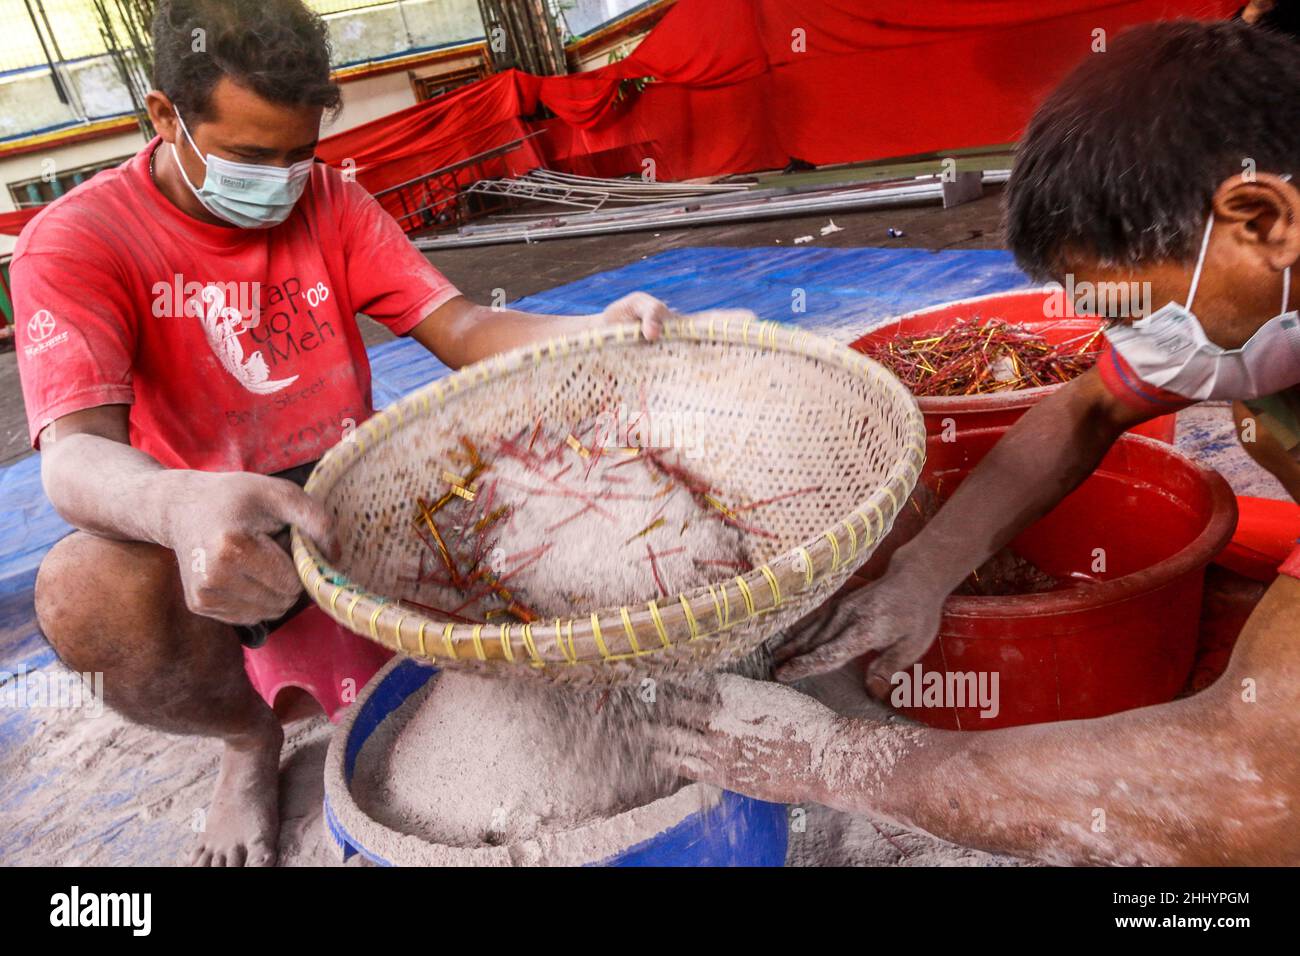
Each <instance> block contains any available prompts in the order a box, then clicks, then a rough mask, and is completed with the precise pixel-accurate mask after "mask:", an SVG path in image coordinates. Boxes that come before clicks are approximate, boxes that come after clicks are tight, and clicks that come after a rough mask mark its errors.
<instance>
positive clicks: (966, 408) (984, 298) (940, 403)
mask: <svg viewBox="0 0 1300 956" xmlns="http://www.w3.org/2000/svg"><path fill="white" fill-rule="evenodd" d="M1057 291H1059V290H1058V289H1057V288H1055V287H1053V286H1051V285H1041V286H1030V287H1028V288H1023V289H1010V290H1008V291H1005V292H988V293H985V294H983V295H974V296H968V297H966V298H962V299H952V300H951V301H948V302H938V303H936V304H934V305H927V306H926V307H925V308H922V309H913V310H912V311H911V312H904V313H903V314H902V315H896V316H893V317H891V318H888V319H886V320H885V321H884V322H882V323H880V324H879V325H876V326H873V327H872V328H870V329H868V330H867V331H865V332H863V333H862V335H860V336H858V338H856V339H854V340H853V343H852V345H851V346H850V347H851V348H853V349H855V350H857V349H859V348H860V346H862V345H863V344H864V343H865V342H867V341H868V340H870V339H872V338H875V337H877V336H879V335H881V334H883V333H885V332H888V331H889V330H890V329H896V328H899V327H900V326H902V325H903V324H904V323H906V322H910V321H912V320H915V319H924V318H927V317H928V316H930V315H932V314H933V313H936V312H943V311H947V310H948V309H953V308H957V307H958V306H965V305H979V304H981V303H986V302H991V301H994V300H996V299H1028V298H1032V297H1035V296H1047V295H1049V294H1051V293H1053V292H1057ZM1023 324H1025V325H1027V326H1029V327H1030V328H1033V327H1035V326H1038V325H1070V326H1075V327H1077V328H1078V329H1079V330H1080V331H1087V330H1089V329H1092V328H1099V327H1100V326H1101V324H1102V323H1101V320H1099V319H1096V318H1093V317H1091V316H1086V315H1070V316H1062V317H1060V318H1057V319H1047V318H1045V319H1043V321H1042V322H1041V323H1040V322H1031V323H1023ZM864 354H865V353H864ZM1061 387H1062V386H1061V385H1060V384H1057V385H1041V386H1038V387H1037V388H1018V389H1015V390H1014V391H1007V392H992V393H990V394H987V395H918V396H916V403H917V405H918V406H919V407H920V409H921V412H922V413H923V414H925V415H932V416H933V415H964V414H973V413H987V412H993V411H1003V410H1014V409H1017V408H1031V407H1032V406H1034V405H1037V404H1038V403H1039V402H1041V401H1042V400H1043V399H1044V398H1046V397H1047V396H1048V395H1051V394H1052V393H1053V392H1055V391H1057V390H1058V389H1060V388H1061Z"/></svg>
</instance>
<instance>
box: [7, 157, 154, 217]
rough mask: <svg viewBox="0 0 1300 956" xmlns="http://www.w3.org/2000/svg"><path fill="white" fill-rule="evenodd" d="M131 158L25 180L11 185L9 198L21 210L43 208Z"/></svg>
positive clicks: (93, 164)
mask: <svg viewBox="0 0 1300 956" xmlns="http://www.w3.org/2000/svg"><path fill="white" fill-rule="evenodd" d="M129 158H130V157H125V156H124V157H122V158H121V159H114V160H110V161H108V162H106V163H91V164H90V165H88V166H78V167H77V168H76V169H69V170H67V171H66V172H57V171H55V172H51V173H46V174H43V175H41V176H37V177H35V178H34V179H24V180H20V181H19V182H15V183H10V184H9V196H10V198H12V199H13V201H14V205H15V206H16V207H18V208H19V209H25V208H27V207H29V206H43V205H45V204H46V203H47V202H53V201H54V200H56V199H58V198H59V197H60V196H62V195H63V194H64V193H66V192H68V191H69V190H71V189H75V188H76V187H77V186H80V185H81V184H82V183H84V182H85V181H86V180H87V179H89V178H90V177H92V176H94V175H95V174H96V173H98V172H101V171H102V170H105V169H111V168H113V167H114V166H120V165H122V163H124V162H125V161H126V160H127V159H129Z"/></svg>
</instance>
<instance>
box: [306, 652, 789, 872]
mask: <svg viewBox="0 0 1300 956" xmlns="http://www.w3.org/2000/svg"><path fill="white" fill-rule="evenodd" d="M437 673H438V670H437V669H436V668H432V667H427V666H425V665H423V664H419V663H417V662H416V661H413V660H410V659H398V660H395V661H393V662H392V663H390V664H388V665H387V666H385V667H384V669H383V670H381V671H380V672H379V673H378V674H376V675H375V677H374V679H373V680H372V681H371V682H370V683H369V684H368V685H367V686H366V689H365V690H364V691H363V692H362V696H361V698H360V699H359V700H358V701H357V702H356V705H355V706H354V707H353V708H352V709H351V711H350V712H349V713H348V715H347V716H346V717H345V718H344V720H343V721H342V722H341V723H340V724H339V726H338V727H337V728H336V729H335V731H334V737H333V739H332V740H331V741H330V748H329V756H328V758H327V760H326V764H325V825H326V827H327V828H328V829H329V832H330V836H331V837H333V839H334V841H335V842H336V843H337V844H338V846H339V848H340V849H341V850H342V852H343V858H344V859H345V860H346V859H348V858H350V857H352V856H353V855H355V854H357V853H360V854H361V855H362V856H363V857H365V858H366V859H368V860H370V861H371V862H373V863H378V864H380V865H381V866H393V865H400V864H402V863H404V862H407V861H403V860H391V859H386V858H384V857H383V856H381V855H379V854H378V853H375V852H373V851H372V850H370V849H368V848H367V847H366V846H365V845H364V843H365V837H364V831H365V830H367V829H371V828H381V827H382V825H381V824H379V823H378V822H377V821H374V820H372V819H370V818H369V817H368V816H366V814H365V812H364V811H363V810H361V808H360V807H359V806H357V804H356V802H355V800H353V798H352V791H351V784H352V777H353V774H354V773H355V771H356V764H357V755H358V754H360V753H361V748H362V747H363V746H364V745H365V742H366V741H367V740H368V739H369V738H370V735H371V734H373V733H374V732H375V730H376V729H377V728H378V727H379V726H380V725H381V724H382V723H383V722H384V721H385V720H386V719H387V718H388V716H389V715H390V714H392V713H393V711H395V710H397V708H398V707H400V706H401V705H402V702H403V701H405V700H406V699H407V698H408V697H410V696H411V695H412V694H414V693H415V692H416V691H418V690H420V689H421V688H422V687H424V685H425V684H427V683H428V682H429V681H430V680H431V679H433V678H434V677H435V676H436V675H437ZM686 791H695V792H694V793H688V792H686ZM706 793H715V794H716V791H712V789H711V788H703V787H702V786H701V785H700V784H691V785H689V786H688V787H686V788H683V790H681V791H678V793H677V794H674V795H673V796H671V797H665V798H664V800H670V801H675V802H676V803H678V804H680V806H681V808H682V812H681V814H680V815H679V816H677V817H676V818H675V822H673V823H672V824H671V825H669V826H667V827H663V828H661V829H659V830H657V831H656V832H650V833H647V834H645V836H644V838H643V839H639V840H636V839H634V840H630V841H628V845H627V846H624V847H621V848H619V849H618V850H617V851H616V852H613V853H611V854H609V855H607V856H605V857H603V858H602V859H598V860H592V861H590V862H589V863H588V864H587V865H590V866H782V865H783V864H784V863H785V853H786V845H787V841H788V837H789V834H788V824H787V822H786V808H785V806H784V805H783V804H779V803H767V802H765V801H762V800H754V799H752V798H750V797H745V796H741V795H740V794H738V793H731V792H729V791H723V792H722V793H721V794H720V795H717V798H716V800H713V801H712V802H711V803H710V802H709V801H707V800H706V799H705V798H704V796H703V795H704V794H706ZM693 797H694V799H692V798H693ZM706 803H707V804H708V805H707V806H704V805H705V804H706ZM637 812H638V811H637V810H631V811H628V814H636V813H637ZM622 816H625V815H623V814H620V817H622ZM613 819H614V820H615V821H617V820H618V818H613ZM594 825H595V826H600V824H599V823H598V824H594ZM621 830H623V831H630V832H633V833H635V831H636V826H635V824H634V822H633V825H631V826H627V825H625V826H623V827H622V828H621ZM559 838H560V839H562V836H560V837H559ZM407 841H409V844H410V845H412V846H414V845H416V844H422V842H423V841H420V840H419V838H417V837H405V838H404V840H403V841H399V842H407ZM424 845H425V846H427V844H424ZM448 850H449V852H450V853H452V854H454V855H455V856H456V857H457V859H456V862H459V863H464V864H466V865H476V864H482V865H510V864H511V863H513V862H516V860H515V859H514V858H512V857H511V854H510V851H509V849H508V848H505V847H484V848H482V849H478V848H475V849H458V850H456V849H451V848H448ZM412 862H414V861H412Z"/></svg>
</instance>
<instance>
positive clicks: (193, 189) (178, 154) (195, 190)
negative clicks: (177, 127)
mask: <svg viewBox="0 0 1300 956" xmlns="http://www.w3.org/2000/svg"><path fill="white" fill-rule="evenodd" d="M172 109H176V107H175V106H173V107H172ZM176 121H177V122H178V123H180V124H181V132H182V133H184V134H185V139H186V140H187V141H188V142H189V144H190V149H192V150H194V155H195V156H197V157H198V158H199V162H201V163H202V164H203V168H204V169H207V167H208V160H207V157H206V156H204V155H203V154H202V153H200V152H199V147H198V146H197V145H196V144H195V142H194V137H193V136H191V135H190V131H189V128H188V127H187V126H186V125H185V118H184V117H182V116H181V111H180V110H176ZM170 145H171V148H172V158H174V159H175V160H176V168H177V169H179V170H180V171H181V179H183V180H185V185H186V186H189V187H190V192H192V193H194V198H195V199H197V200H198V201H199V202H201V203H203V206H204V208H205V209H206V208H207V205H208V204H207V203H206V202H204V200H203V197H202V196H201V195H200V194H199V190H198V187H196V186H195V185H194V184H193V183H192V182H190V177H189V174H188V173H187V172H185V164H184V163H182V162H181V151H180V150H179V149H177V148H176V144H175V143H171V144H170ZM208 211H209V212H212V210H211V209H209V210H208ZM214 215H215V213H214Z"/></svg>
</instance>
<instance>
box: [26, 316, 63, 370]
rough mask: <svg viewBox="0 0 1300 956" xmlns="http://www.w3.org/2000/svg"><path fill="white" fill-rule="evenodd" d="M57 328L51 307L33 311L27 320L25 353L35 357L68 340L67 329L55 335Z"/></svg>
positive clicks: (29, 356)
mask: <svg viewBox="0 0 1300 956" xmlns="http://www.w3.org/2000/svg"><path fill="white" fill-rule="evenodd" d="M55 328H56V323H55V321H54V316H53V315H51V314H50V310H49V309H41V310H39V311H37V312H35V313H33V315H32V317H31V318H30V319H28V320H27V344H26V345H24V346H23V353H24V354H25V355H26V356H27V357H28V358H35V357H36V356H37V355H40V354H41V353H42V352H48V351H49V350H50V349H52V348H54V347H55V346H56V345H62V344H63V343H64V342H66V341H67V340H68V333H67V331H63V332H60V333H59V334H58V335H55V334H54V332H55Z"/></svg>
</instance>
